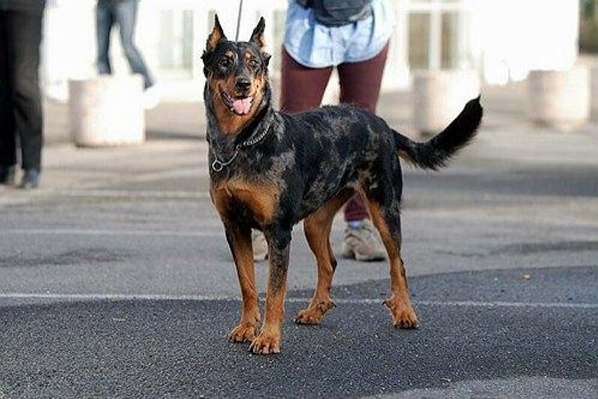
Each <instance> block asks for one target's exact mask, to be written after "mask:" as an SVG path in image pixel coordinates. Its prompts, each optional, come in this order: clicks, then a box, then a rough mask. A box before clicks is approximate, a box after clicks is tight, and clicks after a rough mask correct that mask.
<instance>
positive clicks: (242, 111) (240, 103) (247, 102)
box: [233, 97, 253, 115]
mask: <svg viewBox="0 0 598 399" xmlns="http://www.w3.org/2000/svg"><path fill="white" fill-rule="evenodd" d="M252 100H253V98H252V97H247V98H240V99H237V100H234V101H233V109H234V110H235V112H236V113H237V114H239V115H246V114H248V113H249V110H250V109H251V102H252Z"/></svg>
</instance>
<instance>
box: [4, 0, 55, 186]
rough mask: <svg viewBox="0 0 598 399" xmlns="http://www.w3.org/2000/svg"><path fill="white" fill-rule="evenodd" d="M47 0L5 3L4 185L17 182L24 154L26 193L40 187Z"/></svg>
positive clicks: (10, 0)
mask: <svg viewBox="0 0 598 399" xmlns="http://www.w3.org/2000/svg"><path fill="white" fill-rule="evenodd" d="M45 5H46V4H45V0H0V185H13V184H14V183H15V175H16V165H17V160H18V157H17V152H18V151H17V150H18V147H20V149H21V157H20V161H21V168H22V169H23V172H24V173H23V176H22V179H21V182H20V184H19V187H20V188H24V189H32V188H37V187H38V185H39V176H40V172H41V154H42V145H43V109H42V97H41V90H40V87H39V72H38V70H39V65H40V45H41V41H42V30H43V27H42V24H43V15H44V9H45Z"/></svg>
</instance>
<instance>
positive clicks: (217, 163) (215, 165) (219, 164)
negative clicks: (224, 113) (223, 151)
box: [211, 118, 274, 172]
mask: <svg viewBox="0 0 598 399" xmlns="http://www.w3.org/2000/svg"><path fill="white" fill-rule="evenodd" d="M272 119H274V118H271V119H270V121H269V122H268V124H267V125H266V128H265V129H264V131H263V132H261V133H260V134H259V135H257V136H255V137H253V138H250V139H248V140H247V141H244V142H242V143H240V144H237V145H236V146H235V152H234V153H233V156H232V157H230V159H229V160H228V161H221V160H219V159H218V157H216V155H214V162H212V165H211V167H212V170H213V171H214V172H221V171H222V169H224V167H225V166H228V165H230V164H231V163H233V161H234V160H235V158H237V155H239V150H240V149H241V148H245V147H251V146H252V145H254V144H257V143H258V142H260V141H261V140H262V139H263V138H264V137H266V133H268V130H269V129H270V125H272Z"/></svg>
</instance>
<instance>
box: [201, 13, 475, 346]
mask: <svg viewBox="0 0 598 399" xmlns="http://www.w3.org/2000/svg"><path fill="white" fill-rule="evenodd" d="M264 26H265V24H264V19H263V18H262V19H261V20H260V21H259V23H258V24H257V26H256V27H255V29H254V31H253V33H252V35H251V38H250V40H249V41H248V42H233V41H229V40H227V38H226V36H225V35H224V32H223V30H222V27H221V26H220V23H219V22H218V18H216V20H215V26H214V29H213V31H212V33H211V34H210V35H209V37H208V40H207V44H206V49H205V51H204V54H203V56H202V59H203V62H204V73H205V76H206V85H205V89H204V99H205V107H206V113H207V119H208V128H207V130H208V131H207V135H208V140H209V144H210V150H209V162H210V178H211V186H210V195H211V197H212V201H213V203H214V205H215V206H216V209H217V210H218V212H219V214H220V217H221V219H222V222H223V224H224V228H225V230H226V239H227V241H228V244H229V246H230V249H231V252H232V254H233V258H234V261H235V265H236V268H237V274H238V277H239V283H240V285H241V293H242V296H243V307H242V313H241V320H240V321H239V324H238V325H237V326H236V327H235V328H234V329H233V330H232V331H231V332H230V336H229V337H230V339H231V340H232V341H235V342H246V341H250V342H251V345H250V347H249V348H250V350H251V351H253V352H255V353H264V354H266V353H278V352H280V349H281V327H282V323H283V315H284V301H285V293H286V279H287V268H288V264H289V248H290V243H291V231H292V229H293V226H294V225H295V224H296V223H298V222H300V221H301V220H304V222H303V223H304V228H305V235H306V237H307V242H308V243H309V246H310V248H311V250H312V251H313V253H314V254H315V257H316V263H317V268H318V281H317V286H316V290H315V293H314V296H313V298H312V299H311V302H310V303H309V305H308V306H307V308H305V309H304V310H302V311H300V312H299V314H298V315H297V317H296V319H295V321H296V322H297V323H300V324H318V323H320V322H321V321H322V317H323V316H324V314H325V313H326V311H328V310H329V309H330V308H332V307H333V306H334V304H333V302H332V300H331V298H330V288H331V282H332V276H333V274H334V270H335V267H336V260H335V258H334V255H333V253H332V249H331V247H330V242H329V237H330V230H331V226H332V221H333V218H334V215H335V213H336V212H337V211H338V210H339V208H340V207H341V206H342V205H343V204H344V203H345V201H346V200H347V199H349V198H350V197H351V195H353V193H354V192H356V191H357V192H359V193H361V195H362V196H363V198H364V199H365V200H366V203H367V205H368V209H369V212H370V214H371V218H372V220H373V222H374V224H375V226H376V228H377V229H378V231H379V233H380V236H381V238H382V241H383V243H384V246H385V248H386V251H387V253H388V258H389V261H390V286H391V295H390V298H389V299H387V300H386V301H385V302H384V304H385V305H386V306H387V307H388V308H389V309H390V313H391V316H392V322H393V324H394V326H396V327H398V328H415V327H417V325H418V320H417V316H416V314H415V311H414V310H413V307H412V305H411V300H410V298H409V291H408V287H407V280H406V277H405V269H404V268H403V261H402V259H401V224H400V211H399V206H400V202H401V191H402V186H403V182H402V177H401V165H400V161H399V157H401V158H403V159H405V160H406V161H408V162H410V163H412V164H414V165H416V166H419V167H422V168H427V169H437V168H439V167H441V166H444V165H445V163H446V162H447V161H448V160H449V158H450V157H451V156H452V155H454V154H455V153H456V152H457V151H458V150H459V149H461V148H462V147H464V146H465V145H466V144H467V143H468V142H469V141H470V140H471V139H472V137H473V136H474V135H475V133H476V129H477V128H478V126H479V124H480V122H481V119H482V108H481V106H480V103H479V98H478V99H474V100H471V101H470V102H469V103H468V104H467V105H466V106H465V108H464V109H463V111H462V112H461V114H460V115H459V116H457V118H456V119H455V120H454V121H453V122H452V123H451V124H450V125H449V126H448V127H447V128H446V129H445V130H444V131H443V132H442V133H440V134H439V135H437V136H436V137H434V138H433V139H431V140H430V141H428V142H426V143H416V142H413V141H411V140H409V139H408V138H407V137H405V136H403V135H401V134H399V133H398V132H396V131H394V130H393V129H392V128H390V127H389V126H388V125H387V124H386V122H384V120H382V119H381V118H379V117H377V116H375V115H372V114H371V113H368V112H366V111H363V110H361V109H359V108H357V107H355V106H350V105H341V106H325V107H322V108H319V109H316V110H313V111H309V112H305V113H300V114H295V115H287V114H285V113H281V112H276V111H275V110H274V109H273V108H272V101H271V96H272V95H271V89H270V83H269V81H268V74H267V72H268V60H269V58H270V56H269V55H268V54H266V53H265V52H264ZM297 95H299V96H300V95H301V88H300V87H298V88H297ZM251 229H259V230H261V231H263V232H264V234H265V237H266V240H267V242H268V260H269V278H268V286H267V294H266V308H265V314H264V321H263V324H262V325H261V328H260V326H259V324H260V311H259V304H258V292H257V289H256V284H255V275H254V263H253V251H252V244H251Z"/></svg>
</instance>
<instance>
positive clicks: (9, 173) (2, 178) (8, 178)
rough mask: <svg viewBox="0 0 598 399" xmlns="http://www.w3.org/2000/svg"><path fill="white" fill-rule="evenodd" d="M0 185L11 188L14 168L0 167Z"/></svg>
mask: <svg viewBox="0 0 598 399" xmlns="http://www.w3.org/2000/svg"><path fill="white" fill-rule="evenodd" d="M0 184H3V185H7V186H12V185H14V184H15V167H14V166H0Z"/></svg>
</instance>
